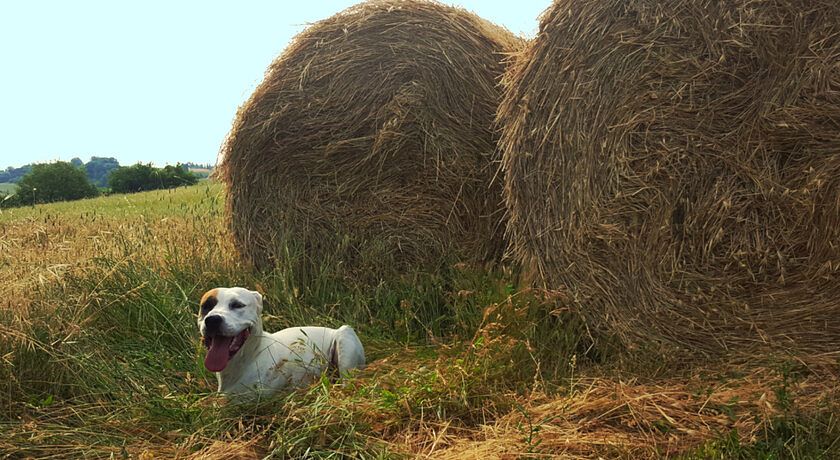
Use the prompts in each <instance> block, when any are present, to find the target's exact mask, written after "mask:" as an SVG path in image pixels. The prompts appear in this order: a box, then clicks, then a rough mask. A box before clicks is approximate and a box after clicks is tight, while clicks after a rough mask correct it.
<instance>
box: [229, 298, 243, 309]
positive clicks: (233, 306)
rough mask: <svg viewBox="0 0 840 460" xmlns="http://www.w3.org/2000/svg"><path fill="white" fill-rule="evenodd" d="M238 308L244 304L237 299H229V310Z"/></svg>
mask: <svg viewBox="0 0 840 460" xmlns="http://www.w3.org/2000/svg"><path fill="white" fill-rule="evenodd" d="M239 308H245V304H244V303H242V302H240V301H238V300H234V301H231V303H230V309H231V310H236V309H239Z"/></svg>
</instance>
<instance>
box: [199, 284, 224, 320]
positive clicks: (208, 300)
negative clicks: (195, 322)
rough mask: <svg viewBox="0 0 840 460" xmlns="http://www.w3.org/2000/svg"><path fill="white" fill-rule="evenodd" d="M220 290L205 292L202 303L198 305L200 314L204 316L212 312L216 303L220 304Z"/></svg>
mask: <svg viewBox="0 0 840 460" xmlns="http://www.w3.org/2000/svg"><path fill="white" fill-rule="evenodd" d="M217 291H218V289H210V290H209V291H207V292H205V293H204V295H203V296H201V301H200V302H199V303H198V305H199V307H198V314H199V315H204V314H206V313H207V312H208V311H210V310H212V309H213V307H215V306H216V303H218V302H219V300H218V295H217Z"/></svg>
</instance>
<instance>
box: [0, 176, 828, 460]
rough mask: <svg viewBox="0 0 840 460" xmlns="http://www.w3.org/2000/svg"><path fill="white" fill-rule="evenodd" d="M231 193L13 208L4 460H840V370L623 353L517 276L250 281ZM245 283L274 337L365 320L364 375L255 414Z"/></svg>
mask: <svg viewBox="0 0 840 460" xmlns="http://www.w3.org/2000/svg"><path fill="white" fill-rule="evenodd" d="M223 204H224V197H223V193H222V190H221V188H220V187H219V186H218V185H215V184H212V183H210V182H202V183H201V184H199V185H197V186H194V187H190V188H181V189H177V190H168V191H155V192H147V193H139V194H133V195H112V196H107V197H101V198H96V199H90V200H80V201H76V202H70V203H55V204H50V205H38V206H36V207H34V208H33V207H27V208H20V209H10V210H3V212H2V213H0V294H2V296H0V299H2V302H0V458H6V457H10V458H44V457H49V458H83V457H91V458H147V459H148V458H175V457H190V456H194V457H196V458H264V457H270V458H301V457H308V458H343V457H357V458H411V457H430V458H431V457H434V458H453V459H454V458H478V457H483V458H500V457H508V458H523V457H524V458H547V457H553V456H565V457H569V458H596V457H598V456H600V457H603V458H661V457H674V456H680V455H681V456H683V457H682V458H698V459H700V458H721V459H724V458H745V459H746V458H837V456H838V455H840V451H838V450H840V440H838V439H840V427H838V419H837V416H836V414H837V413H840V412H838V410H837V409H838V407H837V395H838V394H840V392H838V384H837V383H836V382H837V379H836V378H835V376H836V373H835V372H836V369H837V362H836V357H834V358H832V357H810V358H807V359H806V358H802V357H799V358H796V359H793V358H790V357H785V356H768V357H752V358H751V359H748V360H745V359H743V357H739V358H734V359H732V360H731V361H727V362H714V363H712V362H691V363H687V362H683V361H677V360H672V359H669V357H668V356H661V355H659V354H657V353H656V352H655V351H652V350H635V351H628V350H616V349H613V348H610V346H609V343H610V341H609V337H607V336H603V335H599V334H598V333H597V332H596V331H590V330H588V329H587V328H586V327H585V325H584V324H583V323H582V321H581V320H580V319H579V318H578V316H577V315H575V314H574V313H572V312H570V311H568V310H566V309H565V308H563V304H562V301H561V300H560V299H558V297H557V295H556V294H551V293H543V292H540V291H534V290H530V289H521V288H520V287H519V286H518V285H519V282H518V280H517V277H516V274H515V270H507V269H504V270H499V271H497V272H484V271H480V270H477V269H470V268H464V267H461V266H457V267H452V268H451V269H450V270H447V271H445V272H443V273H435V274H416V275H413V276H403V277H397V276H395V277H394V278H393V279H390V280H383V282H382V283H381V284H380V285H378V286H375V287H364V286H355V285H352V284H348V283H347V282H346V281H345V280H344V278H343V277H342V276H341V273H340V271H337V270H333V269H332V268H330V267H325V269H324V271H323V273H322V274H321V275H319V277H318V278H317V279H314V280H309V281H308V282H307V283H305V284H304V283H301V282H300V281H299V280H296V279H295V278H294V276H292V274H291V273H290V272H289V271H288V270H285V269H284V268H283V267H282V266H279V267H278V268H277V269H276V270H275V271H273V272H270V273H255V272H252V271H250V270H249V269H248V268H247V267H246V266H245V265H244V264H243V263H242V262H241V260H240V258H239V257H238V255H237V254H236V252H235V251H234V249H233V247H232V243H231V238H230V235H229V234H228V233H227V230H226V226H225V216H224V213H223V208H224V206H223ZM231 285H242V286H247V287H251V288H258V289H259V290H261V291H262V292H263V293H264V295H265V298H266V306H265V312H264V313H265V316H266V329H267V330H276V329H279V328H281V327H285V326H289V325H303V324H308V325H325V326H337V325H339V324H342V323H347V324H351V325H353V326H354V327H355V328H356V329H357V331H358V332H359V335H360V337H361V338H362V340H363V342H364V343H365V347H366V351H367V355H368V360H369V363H370V365H369V366H368V368H367V369H366V370H364V371H363V372H360V373H358V374H357V375H355V376H354V377H353V378H350V379H347V380H344V381H341V382H338V383H333V382H330V381H329V380H328V379H326V378H325V379H322V380H321V381H320V382H318V383H316V384H313V385H312V386H311V387H308V388H303V389H300V390H297V391H293V392H290V393H288V394H284V395H279V396H278V397H277V398H275V399H273V400H269V401H263V402H261V403H260V404H251V405H234V404H231V403H228V402H227V401H225V400H224V398H222V397H219V396H218V395H216V394H215V393H214V390H215V379H214V376H213V375H211V374H210V373H208V372H207V371H206V370H205V369H204V367H203V361H202V360H203V353H204V351H203V348H202V346H201V344H200V342H199V336H198V332H197V328H196V324H195V318H196V317H195V312H196V310H197V301H198V298H199V297H200V295H201V294H202V293H203V292H204V291H205V290H207V289H209V288H211V287H215V286H231Z"/></svg>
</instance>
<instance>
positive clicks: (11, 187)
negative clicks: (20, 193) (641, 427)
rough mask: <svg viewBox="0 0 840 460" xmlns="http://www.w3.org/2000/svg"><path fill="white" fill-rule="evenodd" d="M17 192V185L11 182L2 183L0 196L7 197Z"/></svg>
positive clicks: (0, 184)
mask: <svg viewBox="0 0 840 460" xmlns="http://www.w3.org/2000/svg"><path fill="white" fill-rule="evenodd" d="M15 190H17V185H16V184H12V183H9V182H2V183H0V194H4V195H7V194H9V193H12V192H14V191H15Z"/></svg>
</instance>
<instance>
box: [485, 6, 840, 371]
mask: <svg viewBox="0 0 840 460" xmlns="http://www.w3.org/2000/svg"><path fill="white" fill-rule="evenodd" d="M505 86H506V94H505V97H504V101H503V103H502V105H501V108H500V113H499V117H498V121H499V123H500V125H501V126H502V128H503V130H504V133H503V136H502V140H501V144H502V146H503V150H504V160H503V162H504V166H505V168H506V176H505V200H506V204H507V206H508V209H509V215H510V219H509V223H508V231H509V235H510V238H511V239H512V252H513V254H515V255H516V257H517V258H518V259H519V260H520V261H522V262H523V263H524V264H525V265H526V266H528V267H529V268H530V269H531V270H532V271H533V273H534V274H535V275H536V278H537V279H538V280H539V281H540V282H542V283H543V284H544V285H545V286H546V287H549V288H551V289H555V290H558V291H562V292H564V293H565V294H567V297H568V299H569V301H570V303H572V304H573V305H574V306H576V307H577V308H580V309H581V310H582V311H583V312H584V313H585V314H586V315H587V316H588V318H589V319H590V321H591V322H592V323H593V324H595V325H597V326H599V327H600V328H601V329H603V330H604V331H607V332H609V333H613V334H616V335H617V336H618V337H619V338H620V339H621V340H622V342H623V343H624V344H626V345H627V346H630V347H634V346H639V345H642V344H650V343H654V344H668V345H676V346H678V347H680V348H684V349H687V350H690V351H695V352H702V353H708V354H718V353H722V352H726V351H728V350H732V349H733V348H743V347H745V346H750V345H754V344H768V343H769V344H773V345H779V346H785V347H788V346H792V347H796V348H804V349H820V350H836V349H837V347H838V345H840V277H838V269H840V238H838V237H840V187H838V185H840V3H838V2H836V1H827V0H826V1H821V0H808V1H805V0H769V1H764V2H754V1H747V0H734V1H726V2H719V1H713V0H700V1H696V0H665V1H658V0H657V1H652V0H574V1H572V0H561V1H556V2H555V3H554V4H553V5H552V7H551V8H549V9H548V10H547V11H546V12H545V13H544V15H543V17H542V20H541V26H540V32H539V34H538V36H537V37H536V39H535V40H534V41H533V42H532V43H531V44H530V45H529V46H528V47H527V49H525V50H524V51H523V52H522V54H521V55H520V56H519V59H517V62H516V64H514V65H513V66H512V67H511V69H510V71H509V72H508V73H507V75H506V76H505Z"/></svg>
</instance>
